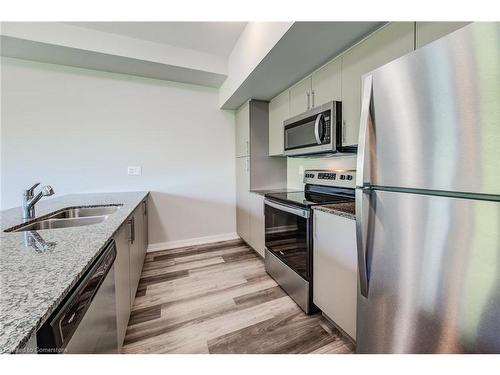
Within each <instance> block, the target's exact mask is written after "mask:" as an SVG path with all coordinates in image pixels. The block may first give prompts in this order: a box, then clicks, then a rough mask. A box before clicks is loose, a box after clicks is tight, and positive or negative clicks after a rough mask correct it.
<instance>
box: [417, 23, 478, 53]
mask: <svg viewBox="0 0 500 375" xmlns="http://www.w3.org/2000/svg"><path fill="white" fill-rule="evenodd" d="M469 23H470V22H417V23H416V27H415V44H416V48H420V47H422V46H425V45H426V44H427V43H430V42H433V41H434V40H436V39H439V38H441V37H443V36H445V35H446V34H449V33H452V32H453V31H455V30H458V29H460V28H462V27H464V26H466V25H468V24H469Z"/></svg>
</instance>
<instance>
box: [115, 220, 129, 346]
mask: <svg viewBox="0 0 500 375" xmlns="http://www.w3.org/2000/svg"><path fill="white" fill-rule="evenodd" d="M128 236H129V232H128V225H125V226H122V227H121V228H120V229H119V230H118V232H117V233H116V235H115V237H114V240H115V244H116V259H115V288H116V325H117V331H118V351H119V350H120V349H121V347H122V345H123V340H124V339H125V333H126V332H127V325H128V320H129V317H130V307H131V303H130V251H129V239H128Z"/></svg>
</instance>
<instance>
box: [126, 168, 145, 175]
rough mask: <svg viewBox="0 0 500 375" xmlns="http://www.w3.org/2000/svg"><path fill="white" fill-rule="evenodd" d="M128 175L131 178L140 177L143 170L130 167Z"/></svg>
mask: <svg viewBox="0 0 500 375" xmlns="http://www.w3.org/2000/svg"><path fill="white" fill-rule="evenodd" d="M127 174H128V175H129V176H140V175H141V174H142V168H141V167H128V168H127Z"/></svg>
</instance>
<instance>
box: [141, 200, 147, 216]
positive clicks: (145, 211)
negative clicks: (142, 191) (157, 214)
mask: <svg viewBox="0 0 500 375" xmlns="http://www.w3.org/2000/svg"><path fill="white" fill-rule="evenodd" d="M142 204H143V205H144V216H148V203H147V202H146V201H144V202H142Z"/></svg>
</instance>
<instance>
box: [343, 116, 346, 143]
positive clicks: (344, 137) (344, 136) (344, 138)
mask: <svg viewBox="0 0 500 375" xmlns="http://www.w3.org/2000/svg"><path fill="white" fill-rule="evenodd" d="M345 125H346V124H345V120H344V121H342V145H343V144H344V143H345V140H346V134H345V128H346V126H345Z"/></svg>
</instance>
